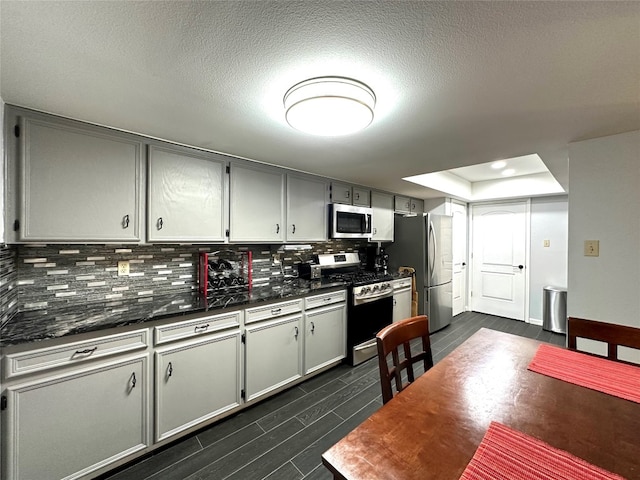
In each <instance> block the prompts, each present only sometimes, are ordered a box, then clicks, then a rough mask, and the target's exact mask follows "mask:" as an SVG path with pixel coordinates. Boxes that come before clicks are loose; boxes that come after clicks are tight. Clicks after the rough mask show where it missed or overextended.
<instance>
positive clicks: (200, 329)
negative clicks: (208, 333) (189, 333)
mask: <svg viewBox="0 0 640 480" xmlns="http://www.w3.org/2000/svg"><path fill="white" fill-rule="evenodd" d="M207 328H209V324H208V323H207V324H206V325H196V328H195V329H194V331H195V332H196V333H198V332H200V331H205V330H207Z"/></svg>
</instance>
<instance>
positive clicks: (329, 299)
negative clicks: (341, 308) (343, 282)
mask: <svg viewBox="0 0 640 480" xmlns="http://www.w3.org/2000/svg"><path fill="white" fill-rule="evenodd" d="M346 301H347V291H346V290H340V291H337V292H331V293H323V294H321V295H314V296H313V297H307V298H305V299H304V303H305V305H304V308H305V310H309V309H310V308H317V307H323V306H325V305H331V304H333V303H340V302H346Z"/></svg>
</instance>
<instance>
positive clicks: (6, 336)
mask: <svg viewBox="0 0 640 480" xmlns="http://www.w3.org/2000/svg"><path fill="white" fill-rule="evenodd" d="M345 286H346V285H345V284H344V283H342V282H320V281H316V282H309V281H307V280H302V279H295V280H292V281H285V282H282V283H275V284H269V285H266V286H260V287H254V288H253V289H252V290H251V291H250V292H249V291H248V290H238V291H236V292H233V293H230V292H227V293H220V294H219V295H210V296H209V298H208V299H207V298H204V297H203V296H202V295H200V294H197V293H184V294H178V295H176V294H174V295H166V296H155V297H146V298H142V299H135V300H119V301H109V302H97V303H87V304H84V305H68V306H66V307H58V308H49V309H42V310H32V311H25V312H19V313H17V314H16V315H14V316H13V317H12V318H11V320H9V321H8V322H6V323H5V324H4V325H2V327H1V328H0V348H1V347H8V346H12V345H19V344H26V343H33V342H38V341H41V340H46V339H52V338H61V337H66V336H69V335H76V334H80V333H87V332H96V331H99V330H105V329H109V328H116V327H123V326H126V325H134V324H142V323H144V322H149V321H152V320H161V319H164V318H169V317H176V316H180V315H188V314H194V313H201V312H212V313H222V312H223V311H225V310H226V309H237V308H244V307H250V306H252V305H254V304H258V303H261V302H265V303H266V302H270V301H277V300H280V299H286V298H296V297H303V296H307V295H312V294H314V293H321V291H322V290H328V289H332V288H335V289H337V288H340V287H345Z"/></svg>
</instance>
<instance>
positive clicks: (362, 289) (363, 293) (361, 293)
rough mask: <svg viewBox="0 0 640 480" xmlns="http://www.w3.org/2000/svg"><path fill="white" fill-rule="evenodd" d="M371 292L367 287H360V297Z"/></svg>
mask: <svg viewBox="0 0 640 480" xmlns="http://www.w3.org/2000/svg"><path fill="white" fill-rule="evenodd" d="M370 291H371V288H369V287H362V288H361V289H360V295H366V294H367V293H369V292H370Z"/></svg>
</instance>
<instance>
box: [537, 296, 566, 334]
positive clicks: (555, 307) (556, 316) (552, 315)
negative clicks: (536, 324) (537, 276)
mask: <svg viewBox="0 0 640 480" xmlns="http://www.w3.org/2000/svg"><path fill="white" fill-rule="evenodd" d="M542 328H543V329H544V330H550V331H552V332H556V333H567V289H566V288H562V287H552V286H546V287H544V288H543V289H542Z"/></svg>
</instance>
